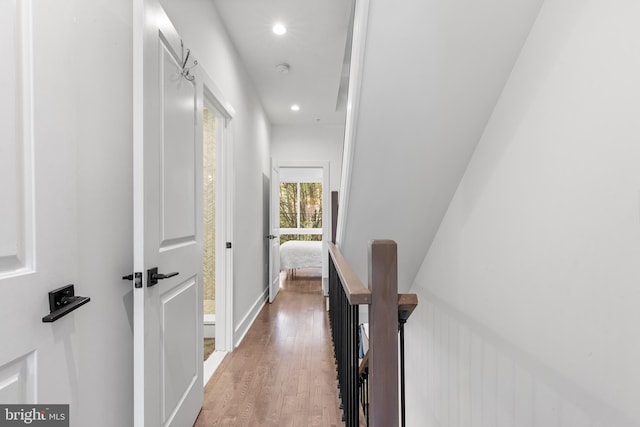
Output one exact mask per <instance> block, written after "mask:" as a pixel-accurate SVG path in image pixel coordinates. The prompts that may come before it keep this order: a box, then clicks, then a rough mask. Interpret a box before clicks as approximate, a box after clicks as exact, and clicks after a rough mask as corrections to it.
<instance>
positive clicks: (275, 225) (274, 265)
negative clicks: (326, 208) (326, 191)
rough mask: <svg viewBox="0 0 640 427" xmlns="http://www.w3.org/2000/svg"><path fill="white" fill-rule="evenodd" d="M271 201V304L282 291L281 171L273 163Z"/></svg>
mask: <svg viewBox="0 0 640 427" xmlns="http://www.w3.org/2000/svg"><path fill="white" fill-rule="evenodd" d="M269 200H270V201H271V206H270V209H269V211H270V215H269V225H270V234H269V302H273V300H275V299H276V296H277V295H278V292H279V291H280V171H279V169H278V167H277V166H276V165H275V164H274V163H273V161H272V162H271V197H270V198H269Z"/></svg>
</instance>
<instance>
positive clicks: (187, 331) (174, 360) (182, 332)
mask: <svg viewBox="0 0 640 427" xmlns="http://www.w3.org/2000/svg"><path fill="white" fill-rule="evenodd" d="M196 284H197V282H196V278H195V277H191V278H189V279H188V280H186V281H185V282H183V283H181V284H179V285H178V286H176V287H174V288H172V289H169V290H168V291H167V292H166V293H164V294H163V295H161V296H160V304H161V307H162V309H161V315H162V317H161V322H162V329H163V336H164V339H163V340H162V389H163V390H164V396H163V402H162V407H163V414H164V419H165V420H166V419H169V418H170V417H171V415H172V414H173V413H174V412H175V411H177V410H178V409H179V403H180V401H181V400H182V399H183V398H185V397H186V396H188V394H189V392H190V391H191V389H192V388H193V386H194V384H195V382H196V381H197V379H198V365H199V364H200V365H201V364H202V363H201V362H202V361H201V360H200V358H198V357H195V355H194V352H193V349H195V348H198V345H197V342H196V338H197V334H196V331H197V324H196V323H197V319H196V313H197V310H196V307H195V305H194V302H195V303H197V296H198V291H197V289H196Z"/></svg>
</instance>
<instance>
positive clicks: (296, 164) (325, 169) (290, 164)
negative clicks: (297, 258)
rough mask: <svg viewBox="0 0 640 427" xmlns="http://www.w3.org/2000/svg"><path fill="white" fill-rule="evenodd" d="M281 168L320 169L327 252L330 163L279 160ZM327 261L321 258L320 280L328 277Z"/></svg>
mask: <svg viewBox="0 0 640 427" xmlns="http://www.w3.org/2000/svg"><path fill="white" fill-rule="evenodd" d="M282 168H319V169H322V253H323V254H326V253H328V251H329V246H328V243H329V240H330V239H331V207H330V201H331V188H330V184H331V181H330V176H329V173H330V162H329V161H322V160H279V161H278V169H282ZM328 262H329V259H328V258H327V257H326V256H323V257H322V278H323V279H326V278H328V277H329V264H328ZM327 283H328V282H327V280H322V292H323V293H324V295H325V296H327V295H328V294H329V289H328V285H327Z"/></svg>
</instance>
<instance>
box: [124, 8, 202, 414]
mask: <svg viewBox="0 0 640 427" xmlns="http://www.w3.org/2000/svg"><path fill="white" fill-rule="evenodd" d="M135 5H136V7H135V8H134V11H135V12H136V14H135V15H134V19H135V21H134V46H135V48H134V269H135V271H136V272H141V273H142V286H141V287H137V288H135V289H134V417H135V426H136V427H142V426H147V427H156V426H176V427H182V426H187V425H192V424H193V422H194V421H195V419H196V417H197V415H198V412H199V411H200V408H201V406H202V401H203V388H202V368H203V365H202V351H203V350H202V347H203V330H202V327H203V324H202V322H203V314H202V313H203V309H202V294H201V292H202V291H201V287H202V284H201V278H202V122H201V111H202V106H201V103H202V97H201V96H198V93H199V90H198V88H197V87H196V84H197V82H196V81H190V76H189V75H184V74H183V73H182V70H183V68H182V64H183V62H184V61H185V58H186V49H185V50H184V51H183V49H182V40H181V39H180V37H179V35H178V34H177V32H176V30H175V29H174V28H173V26H172V25H171V22H170V21H169V19H168V18H167V16H166V14H165V13H164V11H163V10H162V8H161V7H160V6H159V4H158V3H157V1H154V0H136V3H135ZM192 61H193V59H192V58H189V60H188V61H187V65H191V64H192V63H193V62H192ZM199 112H200V113H199ZM156 279H157V280H156Z"/></svg>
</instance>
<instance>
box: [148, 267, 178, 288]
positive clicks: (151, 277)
mask: <svg viewBox="0 0 640 427" xmlns="http://www.w3.org/2000/svg"><path fill="white" fill-rule="evenodd" d="M178 274H180V273H178V272H177V271H174V272H172V273H167V274H161V273H158V267H153V268H150V269H148V270H147V287H150V286H153V285H157V284H158V280H162V279H168V278H169V277H174V276H177V275H178Z"/></svg>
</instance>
